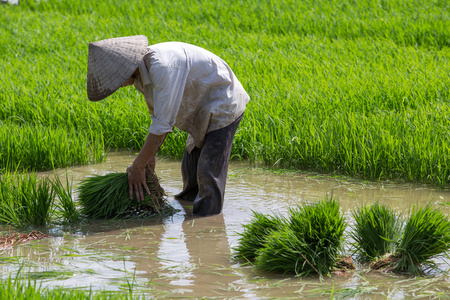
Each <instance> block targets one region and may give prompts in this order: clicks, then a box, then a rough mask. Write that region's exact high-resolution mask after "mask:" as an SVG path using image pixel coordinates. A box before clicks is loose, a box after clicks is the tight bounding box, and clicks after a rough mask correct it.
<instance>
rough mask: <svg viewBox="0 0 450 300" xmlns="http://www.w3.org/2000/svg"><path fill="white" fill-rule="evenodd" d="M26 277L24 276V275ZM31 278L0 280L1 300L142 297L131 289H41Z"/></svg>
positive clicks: (138, 299) (76, 299) (131, 298)
mask: <svg viewBox="0 0 450 300" xmlns="http://www.w3.org/2000/svg"><path fill="white" fill-rule="evenodd" d="M25 275H26V274H25ZM30 277H31V276H27V278H23V279H21V278H12V277H11V276H9V277H8V278H7V279H3V280H0V290H1V291H2V293H1V295H0V299H1V300H13V299H14V300H45V299H53V300H107V299H108V300H133V299H135V300H140V299H146V297H144V295H143V293H142V295H134V294H133V291H132V290H131V289H126V290H124V291H114V292H109V291H93V290H92V289H88V290H83V289H73V288H64V287H56V288H50V287H43V286H42V285H41V284H38V283H37V282H36V280H32V279H31V278H30Z"/></svg>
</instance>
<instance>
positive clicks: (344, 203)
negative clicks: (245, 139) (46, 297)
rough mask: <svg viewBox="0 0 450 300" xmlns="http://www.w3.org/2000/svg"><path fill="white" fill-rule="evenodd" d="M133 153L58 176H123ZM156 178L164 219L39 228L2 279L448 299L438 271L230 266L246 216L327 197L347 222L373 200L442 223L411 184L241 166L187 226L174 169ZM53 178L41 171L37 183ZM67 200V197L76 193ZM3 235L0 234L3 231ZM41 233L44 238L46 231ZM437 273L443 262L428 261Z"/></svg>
mask: <svg viewBox="0 0 450 300" xmlns="http://www.w3.org/2000/svg"><path fill="white" fill-rule="evenodd" d="M133 159H134V155H129V154H126V153H111V154H110V155H109V158H108V160H107V162H105V163H103V164H98V165H90V166H83V167H74V168H71V169H68V170H67V171H66V170H58V171H57V175H59V176H62V178H65V174H66V172H67V174H68V176H69V180H71V181H73V185H74V188H76V186H77V184H78V183H79V182H80V181H81V180H82V179H84V178H85V177H86V176H90V175H92V174H100V175H103V174H106V173H108V172H114V171H117V172H125V169H126V167H127V166H129V165H130V164H131V163H132V161H133ZM156 168H157V169H156V171H157V174H158V176H159V177H160V182H161V184H162V186H163V187H164V189H165V191H166V193H167V197H168V199H169V201H170V203H171V204H172V206H174V207H175V208H176V209H178V210H179V211H178V212H177V213H176V214H175V215H173V216H171V217H166V218H154V219H147V220H115V221H95V222H93V221H89V222H86V223H84V224H81V225H78V226H76V228H74V227H70V228H64V227H57V228H52V229H49V230H48V233H50V234H51V235H52V237H51V238H48V239H44V240H38V241H34V242H31V243H27V244H22V245H19V246H18V247H17V248H15V249H10V250H7V251H3V252H0V274H1V276H2V278H3V279H4V278H7V277H8V276H13V277H14V276H16V274H17V273H18V272H21V273H24V274H28V276H29V277H30V278H33V279H37V280H38V282H42V285H43V286H64V287H67V288H73V287H77V288H87V289H90V288H91V289H93V290H112V291H116V290H128V288H130V287H132V288H133V289H134V291H135V292H134V294H136V295H139V294H140V293H141V292H144V293H146V294H147V295H149V297H154V298H192V297H193V298H201V297H208V298H237V299H267V298H278V297H279V298H294V299H296V298H311V299H327V298H328V299H329V298H330V297H331V296H332V297H333V298H340V297H342V298H347V299H386V298H389V299H413V298H417V299H419V298H423V299H428V298H445V297H446V296H447V295H449V297H450V288H449V276H448V274H447V272H443V273H439V274H428V275H426V276H423V277H421V278H409V277H405V276H401V275H393V274H384V273H379V272H368V271H367V269H365V268H364V267H361V266H359V267H358V268H357V270H356V271H355V272H352V273H349V274H347V275H341V276H337V275H332V276H330V277H325V278H323V280H319V279H318V278H316V277H308V278H296V277H293V276H283V275H281V274H267V273H261V272H258V271H256V270H255V269H254V268H252V267H251V266H243V265H242V264H240V263H238V262H236V261H234V260H233V259H232V255H233V247H235V246H237V244H238V239H239V234H238V233H240V232H242V230H243V227H242V225H243V224H247V223H248V222H249V221H250V220H251V218H252V210H254V211H258V212H261V213H266V214H272V213H282V214H285V213H287V210H288V209H289V208H290V207H293V206H295V205H298V204H301V203H305V201H314V200H319V199H323V198H324V197H325V196H326V195H331V194H332V195H333V197H334V198H336V199H338V200H339V202H340V205H341V209H342V212H343V213H344V214H345V215H346V218H347V220H348V222H349V223H351V222H352V220H351V211H352V210H353V209H354V208H356V207H359V206H361V205H363V204H371V203H374V202H376V201H379V202H380V203H381V204H386V205H388V206H390V207H392V208H393V209H394V210H396V211H398V212H403V213H407V212H408V210H409V209H410V208H411V206H412V205H413V204H418V205H420V206H423V205H426V204H427V203H430V202H431V203H432V204H433V207H439V209H440V210H441V211H442V212H444V213H445V214H446V215H448V214H449V212H450V206H449V205H447V204H446V203H447V202H450V190H449V189H440V188H434V187H430V186H426V185H418V184H395V183H390V182H380V183H379V182H367V181H361V180H353V179H347V178H342V177H325V176H316V175H313V174H309V173H308V174H307V173H302V172H299V173H289V172H273V171H267V170H262V169H258V168H251V167H249V166H248V165H246V164H244V163H240V162H235V163H232V164H231V165H230V171H229V176H228V183H227V190H226V195H225V204H224V209H223V213H222V214H220V215H216V216H210V217H204V218H194V217H192V215H191V210H192V207H191V205H192V204H191V203H182V202H180V201H177V200H175V199H174V198H173V195H174V194H176V193H177V192H179V191H180V189H181V188H182V179H181V172H180V162H178V161H171V160H164V159H162V160H159V161H157V167H156ZM48 174H53V172H50V173H43V175H48ZM75 197H76V193H75ZM8 230H10V229H9V228H7V227H0V232H1V233H7V232H8ZM46 232H47V231H46ZM437 263H438V264H439V265H440V266H441V267H442V268H443V269H444V270H445V271H447V270H448V269H449V268H450V266H449V265H448V264H447V262H446V261H438V262H437Z"/></svg>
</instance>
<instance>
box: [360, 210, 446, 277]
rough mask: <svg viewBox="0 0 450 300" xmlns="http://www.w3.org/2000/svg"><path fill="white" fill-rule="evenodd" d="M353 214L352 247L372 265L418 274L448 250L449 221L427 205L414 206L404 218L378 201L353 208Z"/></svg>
mask: <svg viewBox="0 0 450 300" xmlns="http://www.w3.org/2000/svg"><path fill="white" fill-rule="evenodd" d="M353 216H354V217H355V221H356V225H355V227H354V231H353V232H352V237H353V238H354V240H355V247H356V250H357V251H358V252H359V253H360V255H361V257H362V258H363V260H366V261H367V260H369V261H371V264H370V267H371V268H372V269H381V270H383V271H386V272H389V271H392V272H397V273H408V274H413V275H418V274H419V273H420V272H421V271H423V270H425V269H427V268H429V269H433V268H436V265H435V263H434V262H433V259H435V258H437V257H439V256H444V255H446V254H447V252H448V251H449V250H450V221H449V220H448V218H447V217H445V216H444V215H443V214H442V213H441V212H440V211H439V210H438V209H433V208H432V207H431V206H430V205H427V206H425V207H423V208H419V209H417V208H416V207H415V206H414V207H413V209H412V213H411V214H410V216H409V218H407V219H404V218H402V217H400V216H397V215H396V214H395V213H394V212H393V211H392V210H391V209H389V208H388V207H386V206H382V205H378V204H375V205H373V206H371V207H369V208H367V207H364V208H360V209H357V210H355V211H354V212H353ZM404 222H406V223H405V224H404V225H402V223H404Z"/></svg>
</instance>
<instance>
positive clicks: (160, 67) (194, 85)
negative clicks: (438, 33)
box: [134, 42, 250, 152]
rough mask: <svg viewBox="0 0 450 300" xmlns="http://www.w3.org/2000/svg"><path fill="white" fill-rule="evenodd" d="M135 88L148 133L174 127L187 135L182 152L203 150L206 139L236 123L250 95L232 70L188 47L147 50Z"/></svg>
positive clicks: (210, 55)
mask: <svg viewBox="0 0 450 300" xmlns="http://www.w3.org/2000/svg"><path fill="white" fill-rule="evenodd" d="M139 71H140V72H139V73H140V75H138V76H137V77H136V79H135V83H134V85H135V87H136V89H137V90H138V91H140V92H141V93H143V94H144V97H145V101H146V102H147V106H148V107H149V110H150V113H151V114H152V124H151V126H150V129H149V132H150V133H153V134H155V135H162V134H165V133H168V132H172V131H173V127H174V126H176V127H178V128H179V129H181V130H184V131H186V132H187V133H189V137H188V140H187V142H186V149H187V150H188V151H189V152H190V151H191V150H192V149H193V148H194V146H197V147H198V148H201V147H202V145H203V141H204V139H205V135H206V134H207V133H208V132H210V131H213V130H216V129H220V128H223V127H225V126H227V125H229V124H231V123H232V122H233V121H235V120H236V119H237V118H238V117H239V116H240V115H241V114H242V113H243V112H244V110H245V106H246V104H247V103H248V101H249V99H250V97H249V96H248V94H247V92H246V91H245V90H244V88H243V87H242V85H241V83H240V82H239V80H238V79H237V78H236V76H235V75H234V73H233V71H232V70H231V69H230V67H229V66H228V65H227V63H226V62H225V61H223V60H222V59H221V58H220V57H218V56H216V55H215V54H213V53H211V52H209V51H207V50H205V49H203V48H200V47H197V46H194V45H190V44H186V43H181V42H166V43H160V44H156V45H152V46H149V47H148V53H147V54H146V55H145V56H144V59H143V61H142V62H141V64H140V65H139Z"/></svg>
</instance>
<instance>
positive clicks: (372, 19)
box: [0, 0, 450, 186]
mask: <svg viewBox="0 0 450 300" xmlns="http://www.w3.org/2000/svg"><path fill="white" fill-rule="evenodd" d="M147 20H151V24H150V25H149V26H148V27H146V28H144V29H143V31H142V32H141V33H142V34H145V35H147V36H149V39H150V41H149V42H150V44H155V43H159V42H161V41H168V40H179V41H184V42H187V43H191V44H196V45H199V46H201V47H204V48H206V49H208V50H211V51H212V52H214V53H216V54H218V55H219V56H220V57H222V58H224V60H225V61H227V62H228V63H229V64H230V67H231V68H232V69H233V71H234V72H235V74H236V75H237V77H238V78H239V80H240V82H241V83H242V84H243V86H244V87H245V88H246V90H247V91H248V93H249V94H250V97H251V101H250V102H249V104H248V109H247V111H246V113H245V114H244V118H243V120H242V122H241V124H240V126H239V130H238V132H237V134H236V138H235V141H234V143H233V148H232V157H236V158H242V159H248V160H249V161H250V162H252V163H253V162H254V163H263V164H266V165H269V166H275V167H288V168H298V169H302V170H314V171H319V172H325V173H330V172H339V173H343V174H345V175H350V176H354V177H365V178H369V179H376V180H378V179H398V178H400V179H405V180H408V181H420V182H427V183H433V184H436V185H440V186H446V185H448V183H449V182H450V177H449V175H450V169H449V168H447V166H448V165H449V164H450V148H449V147H442V145H449V144H450V134H449V132H448V130H447V129H448V127H449V122H450V121H449V119H448V118H447V116H448V115H449V113H450V106H449V105H448V99H449V98H450V89H449V86H450V81H449V77H448V70H449V68H450V53H449V51H448V47H449V45H450V42H449V41H450V38H449V37H450V31H449V30H448V28H450V9H449V2H448V1H435V0H410V1H381V2H380V1H372V0H361V1H354V0H342V1H328V0H317V1H287V0H279V1H269V0H249V1H212V0H173V1H170V2H167V3H166V2H155V3H152V5H142V1H136V0H130V1H124V0H114V1H112V0H100V1H82V0H61V1H22V3H21V5H19V6H10V5H0V24H2V27H1V28H0V35H1V37H2V41H6V42H4V43H1V44H0V78H2V81H1V82H0V122H1V123H2V125H0V144H2V145H4V146H3V147H2V149H1V150H0V153H1V154H4V155H0V161H1V160H2V159H4V160H7V158H6V156H8V157H9V159H10V160H14V161H16V162H17V163H19V162H20V163H21V166H22V167H23V168H29V169H34V168H36V169H37V168H41V167H42V168H44V167H45V168H52V166H55V167H56V166H57V165H61V166H64V165H70V164H78V163H80V164H81V163H86V161H84V160H85V159H86V158H87V156H86V155H87V153H86V152H81V151H80V152H79V151H78V150H77V152H78V153H80V155H73V156H76V157H78V158H77V159H73V156H72V154H70V155H68V154H67V150H70V149H71V148H70V147H66V146H64V147H59V145H58V142H59V139H61V141H64V143H68V144H70V145H72V146H74V147H81V148H82V149H81V150H83V151H84V150H86V149H87V147H86V146H88V145H89V143H95V140H96V139H95V138H92V137H95V136H96V135H101V139H102V140H101V141H102V143H103V147H104V148H106V149H133V150H134V149H140V148H141V147H142V145H143V143H144V140H145V136H146V135H147V133H148V126H149V125H150V123H151V120H150V116H149V113H148V111H147V109H146V107H145V101H144V99H143V97H142V95H140V94H139V93H137V92H136V91H135V90H134V89H133V88H127V89H120V90H119V91H117V92H115V93H114V94H113V95H111V97H108V99H105V100H104V101H101V102H99V103H89V101H88V100H87V99H86V98H87V97H86V92H85V89H86V87H85V77H86V74H85V73H86V64H87V61H86V59H87V52H88V47H87V45H88V43H89V42H91V41H94V40H99V39H103V38H108V37H117V36H125V35H133V34H136V32H135V30H133V28H138V27H139V26H141V24H143V23H145V22H146V21H147ZM180 20H189V21H188V22H181V23H182V25H180V24H181V23H180ZM298 20H302V22H298ZM36 33H39V37H40V38H39V39H36ZM217 36H220V37H221V38H220V39H217V38H216V37H217ZM24 41H27V42H26V43H25V42H24ZM268 61H276V62H277V63H273V64H268V63H267V62H268ZM30 66H31V67H30ZM249 70H251V72H249ZM2 127H5V128H6V127H8V129H5V130H1V128H2ZM45 131H47V132H46V133H45V134H44V132H45ZM10 132H15V133H14V134H10ZM55 133H58V134H55ZM74 134H75V135H74ZM10 135H11V136H10ZM76 135H79V141H78V142H75V141H76V140H77V136H76ZM21 136H24V137H26V138H24V139H21V138H20V137H21ZM185 139H186V134H184V133H181V132H179V131H175V132H174V133H173V134H171V135H169V136H168V137H167V139H166V142H165V143H164V145H163V147H162V148H161V151H160V152H159V153H160V154H162V155H167V156H170V157H181V156H182V153H183V150H184V141H185ZM28 140H30V141H36V142H32V143H31V142H30V143H29V142H28ZM81 140H83V142H81ZM45 143H49V145H52V147H50V148H46V147H44V146H45ZM35 145H38V146H40V147H35ZM42 145H44V146H42ZM91 146H93V148H94V149H97V147H96V146H95V145H92V144H91ZM9 147H11V151H10V150H9ZM53 148H55V149H53ZM58 148H62V149H61V150H57V149H58ZM5 149H6V150H5ZM102 150H103V149H102ZM28 152H29V153H28ZM92 152H95V151H92ZM69 157H71V158H69ZM39 159H41V160H42V161H39ZM81 159H83V160H81ZM88 161H93V159H88ZM0 163H1V162H0ZM0 166H1V164H0Z"/></svg>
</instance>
